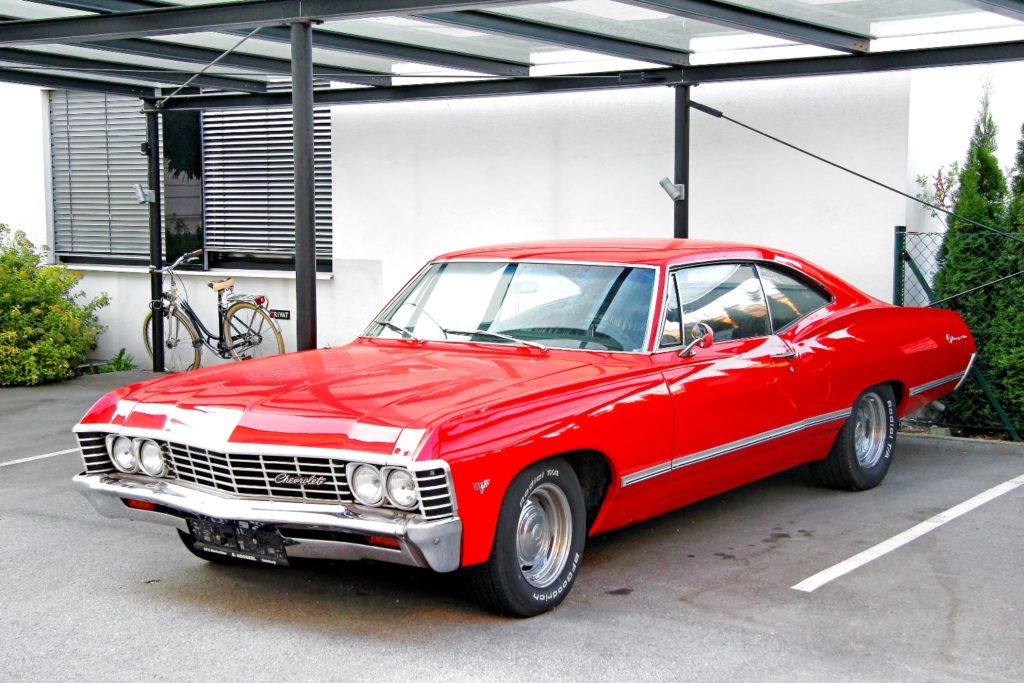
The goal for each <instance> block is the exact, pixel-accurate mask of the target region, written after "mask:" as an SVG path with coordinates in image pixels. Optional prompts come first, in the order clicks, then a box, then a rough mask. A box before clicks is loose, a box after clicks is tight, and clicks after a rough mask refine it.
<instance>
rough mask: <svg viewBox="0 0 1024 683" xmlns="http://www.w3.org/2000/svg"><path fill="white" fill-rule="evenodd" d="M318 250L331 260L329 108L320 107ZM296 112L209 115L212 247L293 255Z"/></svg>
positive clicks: (207, 194)
mask: <svg viewBox="0 0 1024 683" xmlns="http://www.w3.org/2000/svg"><path fill="white" fill-rule="evenodd" d="M313 136H314V163H315V184H316V187H315V190H316V255H317V258H318V259H325V260H326V259H330V258H331V121H330V110H329V109H327V108H321V109H317V110H315V111H314V130H313ZM292 157H293V153H292V113H291V110H290V109H269V110H242V111H204V112H203V214H204V221H203V223H204V228H205V235H206V249H207V251H209V252H220V253H221V254H222V255H229V254H230V255H245V256H256V257H270V258H274V257H277V258H290V257H293V256H294V254H295V205H294V183H293V175H292V174H293V166H292Z"/></svg>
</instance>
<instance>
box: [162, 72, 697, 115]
mask: <svg viewBox="0 0 1024 683" xmlns="http://www.w3.org/2000/svg"><path fill="white" fill-rule="evenodd" d="M682 77H683V72H682V70H681V69H654V70H652V71H648V72H639V71H634V72H625V73H619V72H615V73H605V74H588V75H586V76H544V77H539V76H538V77H533V78H508V79H500V80H499V79H496V80H490V81H470V82H460V83H430V84H426V85H403V86H392V87H390V88H360V89H352V90H318V91H316V92H315V93H314V98H315V100H316V104H317V105H333V104H369V103H374V102H378V103H380V102H416V101H424V100H451V99H466V98H474V97H499V96H503V95H540V94H544V93H553V92H583V91H588V90H608V89H611V88H629V87H634V88H635V87H640V86H651V85H671V84H675V83H679V82H680V81H681V79H682ZM290 105H291V95H290V94H289V93H286V92H284V93H266V94H264V95H198V96H195V97H181V98H176V99H173V100H170V101H169V102H167V103H166V104H165V105H164V107H163V108H164V110H189V109H238V108H243V107H288V106H290Z"/></svg>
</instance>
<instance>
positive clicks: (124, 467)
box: [107, 436, 139, 472]
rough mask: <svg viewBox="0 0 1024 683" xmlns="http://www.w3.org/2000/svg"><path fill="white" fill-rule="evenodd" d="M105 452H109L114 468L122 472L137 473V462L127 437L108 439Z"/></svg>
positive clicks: (130, 441)
mask: <svg viewBox="0 0 1024 683" xmlns="http://www.w3.org/2000/svg"><path fill="white" fill-rule="evenodd" d="M107 450H108V451H109V452H110V459H111V460H112V461H113V462H114V467H116V468H117V469H119V470H121V471H122V472H137V471H138V469H139V461H138V458H137V457H136V455H135V450H134V449H133V448H132V440H131V439H129V438H128V437H127V436H115V437H108V438H107Z"/></svg>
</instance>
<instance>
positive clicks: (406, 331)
mask: <svg viewBox="0 0 1024 683" xmlns="http://www.w3.org/2000/svg"><path fill="white" fill-rule="evenodd" d="M373 322H375V323H377V324H378V325H383V326H384V327H387V328H390V329H392V330H394V331H395V332H398V333H399V334H401V335H403V336H405V337H408V338H409V339H412V340H414V341H418V342H421V341H423V340H422V339H420V338H419V337H417V336H416V335H415V334H413V333H412V330H410V329H409V328H408V327H402V326H401V325H399V324H397V323H393V322H391V321H390V320H381V319H379V318H378V319H377V320H374V321H373Z"/></svg>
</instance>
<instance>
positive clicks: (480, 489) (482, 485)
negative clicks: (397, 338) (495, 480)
mask: <svg viewBox="0 0 1024 683" xmlns="http://www.w3.org/2000/svg"><path fill="white" fill-rule="evenodd" d="M490 485H491V480H490V479H484V480H483V481H474V482H473V490H475V491H476V492H477V493H479V494H480V495H481V496H482V495H484V491H486V490H487V487H488V486H490Z"/></svg>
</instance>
